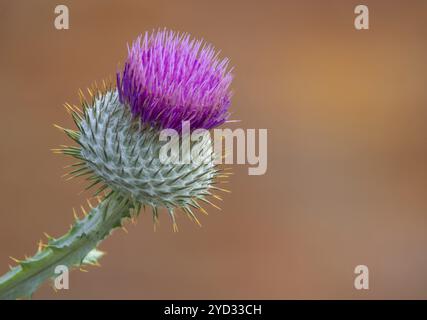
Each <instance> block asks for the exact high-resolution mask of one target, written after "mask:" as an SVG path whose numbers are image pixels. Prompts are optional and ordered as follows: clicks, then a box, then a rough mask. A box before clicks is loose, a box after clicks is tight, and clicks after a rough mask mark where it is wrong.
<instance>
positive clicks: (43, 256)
mask: <svg viewBox="0 0 427 320" xmlns="http://www.w3.org/2000/svg"><path fill="white" fill-rule="evenodd" d="M136 206H137V205H135V204H134V203H133V202H132V201H131V200H129V199H128V198H125V197H123V196H121V195H119V194H117V193H114V192H113V193H111V194H110V195H109V196H108V197H107V198H105V199H104V200H103V201H102V202H101V203H100V204H99V205H98V206H97V207H96V208H93V209H92V210H91V211H90V212H89V214H88V215H87V216H86V217H85V218H83V219H82V220H76V222H75V224H74V225H73V226H72V227H71V229H70V230H69V231H68V233H66V234H65V235H64V236H62V237H60V238H58V239H50V240H49V242H48V244H47V245H46V246H45V247H44V249H42V250H40V251H39V252H37V253H36V254H35V255H34V256H33V257H31V258H28V259H26V260H23V261H19V265H18V266H16V267H14V268H12V269H11V270H10V271H9V272H8V273H6V274H5V275H3V276H2V277H0V299H17V298H30V297H31V295H32V294H33V292H34V291H35V290H36V289H37V288H38V287H39V286H40V285H41V284H42V283H43V282H44V281H46V280H48V279H52V278H53V277H55V276H58V275H57V274H56V275H55V268H56V267H57V266H58V265H65V266H67V267H69V268H73V267H79V266H82V265H87V264H97V260H98V258H99V257H100V255H101V254H100V252H99V251H97V250H94V249H96V246H97V245H98V244H99V242H100V241H102V240H103V239H104V238H105V237H107V236H108V235H109V234H110V233H111V232H112V230H113V229H114V228H117V227H121V226H122V220H123V219H125V218H129V217H130V214H131V209H135V210H136V211H138V208H136Z"/></svg>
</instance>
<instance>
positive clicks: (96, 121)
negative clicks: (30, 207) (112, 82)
mask: <svg viewBox="0 0 427 320" xmlns="http://www.w3.org/2000/svg"><path fill="white" fill-rule="evenodd" d="M90 93H91V95H92V96H93V98H92V99H91V101H89V102H87V101H86V100H85V99H84V98H83V99H82V102H83V111H79V109H77V108H76V107H71V106H68V109H69V110H70V111H71V114H72V116H73V118H74V120H75V122H76V125H77V127H78V131H73V130H69V129H64V131H65V132H66V133H67V134H68V135H69V136H70V137H71V138H72V139H73V140H75V141H76V142H77V143H78V145H79V146H78V147H65V148H63V149H59V150H58V151H59V152H62V153H64V154H68V155H72V156H74V157H75V158H78V159H80V160H82V161H80V162H78V163H76V164H74V165H73V168H74V170H72V171H71V172H70V175H71V176H83V175H87V176H88V180H90V184H89V186H88V187H87V189H88V188H91V187H94V186H98V190H97V191H96V193H95V195H97V194H99V193H100V192H102V191H103V190H105V189H107V188H110V189H112V190H114V191H115V192H118V193H120V194H122V195H124V196H127V197H129V198H131V199H132V200H133V201H136V202H138V203H140V204H142V205H143V206H145V205H147V206H149V207H151V208H152V212H153V218H154V220H155V222H157V219H158V208H161V207H163V208H167V209H168V212H169V214H170V216H171V218H172V221H173V226H174V230H175V229H176V228H177V227H176V223H175V213H174V211H175V209H178V208H179V209H182V210H183V211H184V213H186V214H187V215H188V216H189V217H190V218H191V219H192V220H194V221H195V222H197V223H199V222H198V220H197V218H196V216H195V214H194V213H193V211H192V209H194V208H196V209H200V210H201V211H202V212H205V211H204V210H203V208H202V207H201V206H200V204H199V202H198V201H201V202H205V203H208V204H211V205H213V204H212V203H211V202H210V201H209V200H208V199H207V197H209V196H213V197H215V198H217V199H220V198H219V197H218V196H216V195H214V194H213V193H212V192H213V191H214V190H223V189H221V188H217V187H215V186H214V184H215V183H216V182H215V180H216V179H217V178H221V177H226V174H224V173H221V174H220V170H219V169H218V167H217V166H216V165H215V164H214V160H215V156H214V153H213V148H212V145H211V139H210V137H208V138H207V139H203V140H202V141H204V142H203V143H204V145H203V146H202V147H201V148H200V149H201V150H202V151H203V155H202V157H203V161H198V162H189V163H162V161H160V150H161V148H162V147H163V146H164V145H165V143H167V142H166V141H161V139H160V130H159V129H158V128H153V127H151V126H148V125H144V124H143V123H142V122H141V120H140V119H136V118H134V117H133V116H132V113H131V112H130V109H129V107H128V106H127V105H123V104H122V103H121V102H120V101H119V99H118V93H117V90H116V89H109V90H105V92H101V91H98V92H97V93H95V94H93V93H92V92H91V91H90ZM178 143H179V146H178V148H182V144H181V143H180V142H178ZM195 143H202V142H199V141H198V142H191V144H192V145H194V144H195ZM180 153H181V152H180ZM223 191H224V190H223ZM213 206H215V205H213ZM215 207H216V206H215Z"/></svg>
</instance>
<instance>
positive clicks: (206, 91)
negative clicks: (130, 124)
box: [117, 30, 232, 130]
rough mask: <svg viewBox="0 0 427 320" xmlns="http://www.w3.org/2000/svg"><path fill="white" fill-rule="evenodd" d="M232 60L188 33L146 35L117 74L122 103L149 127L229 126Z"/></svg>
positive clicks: (206, 127) (137, 42) (193, 127)
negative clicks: (183, 123)
mask: <svg viewBox="0 0 427 320" xmlns="http://www.w3.org/2000/svg"><path fill="white" fill-rule="evenodd" d="M231 81H232V74H231V71H230V70H228V59H222V60H220V59H219V58H218V53H216V52H215V50H214V49H213V47H212V46H211V45H209V44H206V43H203V41H202V40H198V41H196V40H191V39H190V36H189V35H188V34H179V33H174V32H172V31H166V30H163V31H158V32H153V33H152V34H145V37H144V38H142V37H141V36H140V37H139V38H138V39H137V40H136V41H135V42H134V43H133V45H132V47H131V48H129V55H128V58H127V60H126V62H125V66H124V69H123V72H122V73H121V74H120V73H118V74H117V88H118V92H119V99H120V101H121V102H122V103H126V104H128V105H129V106H130V108H131V111H132V114H133V115H134V116H139V117H140V118H141V120H142V121H143V122H145V123H147V124H150V125H153V126H158V127H160V128H172V129H177V130H179V129H180V128H181V125H182V121H190V125H191V128H192V129H198V128H203V129H210V128H213V127H216V126H218V125H220V124H222V123H224V122H225V121H226V120H227V118H228V116H229V113H228V107H229V105H230V102H231V91H230V84H231Z"/></svg>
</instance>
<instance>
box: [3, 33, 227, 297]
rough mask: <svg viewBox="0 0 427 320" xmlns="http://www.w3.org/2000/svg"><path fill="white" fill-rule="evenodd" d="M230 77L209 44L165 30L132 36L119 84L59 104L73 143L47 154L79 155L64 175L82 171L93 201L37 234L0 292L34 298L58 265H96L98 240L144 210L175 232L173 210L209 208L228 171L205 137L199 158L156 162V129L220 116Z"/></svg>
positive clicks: (209, 122)
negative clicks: (167, 221)
mask: <svg viewBox="0 0 427 320" xmlns="http://www.w3.org/2000/svg"><path fill="white" fill-rule="evenodd" d="M231 80H232V74H231V71H230V70H228V60H226V59H224V60H220V59H219V58H218V54H217V53H216V52H215V50H214V49H213V48H212V47H211V46H210V45H208V44H205V43H203V42H202V41H196V40H192V39H191V38H190V36H189V35H187V34H179V33H174V32H172V31H166V30H163V31H157V32H153V33H151V34H145V36H144V37H139V38H138V39H137V40H136V41H135V42H134V43H133V44H132V46H131V47H130V48H129V49H128V58H127V60H126V61H125V64H124V68H123V70H122V71H120V72H118V73H117V85H116V86H114V85H112V84H106V83H105V82H104V83H103V85H102V87H101V88H99V87H98V86H94V87H93V88H92V89H88V93H89V97H88V98H86V97H85V95H84V94H83V93H82V92H80V98H81V99H80V106H74V105H70V104H66V105H65V106H66V109H67V111H68V112H69V113H70V115H71V116H72V118H73V120H74V122H75V125H76V129H75V130H73V129H65V128H62V127H59V126H57V127H58V128H59V129H60V130H62V131H63V132H65V134H66V135H67V136H68V137H69V138H71V139H72V140H73V141H74V142H75V144H74V146H63V147H61V148H59V149H55V150H54V152H56V153H61V154H65V155H67V156H71V157H72V158H74V159H76V161H75V162H74V163H72V164H71V165H70V166H69V168H70V172H68V173H67V176H68V177H69V178H74V177H85V178H86V180H87V181H88V185H87V187H86V189H91V190H94V194H93V198H95V199H96V200H97V201H98V205H97V206H96V207H94V206H93V205H92V202H90V201H89V200H88V204H89V210H88V212H87V211H86V210H85V209H84V208H83V207H82V211H83V214H84V217H83V218H79V217H78V216H77V214H76V213H75V212H74V215H75V223H74V224H73V225H72V226H71V228H70V230H69V231H68V232H67V233H66V234H65V235H63V236H62V237H59V238H56V239H55V238H52V237H48V241H47V242H46V243H43V242H40V243H39V246H38V251H37V253H36V254H35V255H34V256H32V257H31V258H26V259H24V260H18V259H14V261H15V262H17V264H18V265H17V266H15V267H11V270H10V271H9V272H8V273H6V274H5V275H4V276H2V277H0V299H16V298H29V297H31V295H32V294H33V292H34V291H35V290H36V289H37V288H38V287H39V285H40V284H42V283H43V282H44V281H46V280H49V279H52V278H53V277H54V276H55V274H54V270H55V267H56V266H58V265H65V266H67V267H69V268H82V267H84V266H86V265H98V261H99V259H100V258H101V257H102V255H103V253H102V252H101V251H99V250H98V249H97V247H98V245H99V243H100V242H101V241H102V240H103V239H104V238H105V237H107V236H108V235H110V234H111V232H112V230H114V229H115V228H119V227H122V226H123V223H124V222H125V221H126V220H129V219H135V218H136V217H137V216H138V215H139V214H140V212H141V211H142V209H144V211H145V210H146V209H147V208H148V209H151V212H152V216H153V220H154V224H155V225H156V224H157V221H158V219H159V209H161V208H164V209H165V211H166V212H168V214H169V216H170V218H171V220H172V226H173V230H174V231H177V230H178V227H177V224H176V214H177V212H178V211H181V212H183V213H184V215H186V216H188V217H189V218H190V219H191V220H193V221H195V222H196V223H197V224H199V221H198V219H197V214H196V211H201V212H202V213H206V211H205V209H204V208H203V205H206V204H207V205H212V206H214V207H216V208H218V207H217V206H216V205H215V204H214V203H213V202H212V201H211V200H212V199H221V198H220V197H219V196H218V195H217V194H216V192H217V191H227V190H225V189H222V188H219V187H218V186H217V184H218V183H219V182H221V181H220V179H223V178H227V177H228V175H229V173H227V172H226V171H224V170H221V169H220V168H219V167H218V166H217V165H216V164H215V157H216V156H217V155H215V154H214V151H213V147H212V143H211V139H210V136H209V135H208V137H205V139H203V141H204V142H203V145H202V148H201V149H200V150H201V151H200V154H199V155H200V157H201V158H202V159H203V161H200V162H190V163H183V164H182V163H164V162H162V161H161V159H160V153H161V149H162V147H163V146H164V145H165V143H166V142H165V141H162V139H160V134H161V130H162V129H167V128H171V129H181V127H182V123H183V121H189V123H190V125H191V128H192V129H193V130H194V129H200V128H204V129H211V128H214V127H216V126H218V125H220V124H222V123H224V122H225V121H226V120H227V119H228V117H229V113H228V108H229V106H230V100H231V92H230V84H231ZM176 143H177V144H178V145H177V147H178V148H179V149H180V150H182V148H183V145H182V144H181V143H180V142H179V141H178V142H176ZM191 143H192V144H194V143H196V142H191Z"/></svg>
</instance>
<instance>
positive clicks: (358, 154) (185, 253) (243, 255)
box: [0, 0, 427, 299]
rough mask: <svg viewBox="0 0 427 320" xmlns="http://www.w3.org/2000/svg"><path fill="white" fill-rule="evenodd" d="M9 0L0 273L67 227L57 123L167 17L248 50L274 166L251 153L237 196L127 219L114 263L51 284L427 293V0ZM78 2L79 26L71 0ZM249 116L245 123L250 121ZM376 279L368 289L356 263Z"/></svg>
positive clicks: (200, 295)
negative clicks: (64, 20)
mask: <svg viewBox="0 0 427 320" xmlns="http://www.w3.org/2000/svg"><path fill="white" fill-rule="evenodd" d="M359 3H360V2H359V1H338V0H337V1H315V0H313V1H262V2H261V1H247V0H246V1H22V0H21V1H3V0H2V1H0V43H1V50H0V93H1V100H0V101H1V117H0V121H1V124H0V134H1V140H0V141H1V142H0V143H1V145H0V147H1V148H0V154H1V157H0V176H1V180H0V194H1V196H0V197H1V198H0V199H1V211H0V212H1V213H0V214H1V219H0V273H3V272H6V271H7V270H8V267H7V266H8V264H9V263H11V261H10V260H9V258H8V257H9V256H14V257H18V258H20V257H23V255H24V254H32V253H33V252H34V251H35V249H36V242H37V241H38V239H40V238H41V237H42V233H43V232H47V233H49V234H52V235H54V236H59V235H61V234H62V233H64V232H65V231H66V230H67V228H68V225H69V224H70V223H71V222H72V211H71V208H72V207H76V208H77V207H79V206H80V204H82V203H84V200H85V198H86V197H87V196H89V194H87V193H86V194H82V195H80V196H79V195H77V194H78V193H79V191H80V190H81V189H82V187H83V183H78V181H71V182H65V181H64V179H61V178H60V176H61V175H62V174H63V173H64V172H65V171H64V169H63V168H62V167H63V166H65V165H67V164H69V163H70V160H69V159H67V158H66V157H63V156H56V155H53V154H52V153H51V152H50V148H54V147H57V146H58V145H60V144H63V143H67V142H68V140H67V138H66V137H65V136H64V135H63V134H61V133H60V132H59V131H58V130H56V129H54V128H53V127H52V124H53V123H58V124H60V125H64V126H72V120H71V119H70V118H69V116H68V115H67V113H66V112H65V109H64V108H63V107H62V105H63V103H64V102H71V103H77V102H78V97H77V90H78V89H79V88H86V87H87V86H89V85H90V84H91V83H92V82H93V81H95V80H97V81H100V80H102V79H104V78H106V77H108V76H112V75H114V73H115V71H116V68H117V66H118V65H120V62H122V61H123V60H124V58H125V57H126V43H128V42H130V41H132V40H133V39H134V38H135V37H136V36H137V35H138V34H140V33H142V32H145V31H147V30H148V31H150V30H152V29H153V28H158V27H168V28H171V29H174V30H180V31H186V32H189V33H191V34H192V35H193V36H195V37H203V38H205V39H206V40H207V41H209V42H212V43H213V44H214V45H215V46H216V47H217V48H220V49H221V50H222V54H223V55H224V56H228V57H230V58H231V60H232V64H233V65H234V66H235V74H236V77H235V81H234V85H233V88H234V91H235V95H234V98H233V99H234V100H233V106H232V110H233V111H234V115H233V117H234V118H236V119H241V120H242V123H241V126H243V127H244V128H267V129H268V130H269V131H268V134H269V135H268V139H269V141H268V147H269V149H268V151H269V153H268V156H269V158H268V171H267V174H266V175H264V176H248V174H247V167H246V166H234V171H235V172H236V174H235V176H233V177H232V181H231V185H230V188H231V189H232V191H233V193H232V194H231V195H226V196H225V201H224V202H223V204H222V208H223V211H222V212H219V213H218V212H215V210H214V209H212V210H210V212H211V214H210V215H209V216H208V217H205V216H202V217H201V222H202V224H203V227H202V228H198V227H197V226H195V225H193V224H192V223H190V222H189V221H188V219H186V218H184V217H183V216H180V219H179V225H180V232H179V233H177V234H173V233H172V227H171V225H170V221H169V219H168V217H166V215H163V216H161V226H160V229H159V230H158V231H157V232H153V226H152V221H151V217H150V216H149V215H143V216H142V217H141V219H140V220H139V223H138V224H137V225H136V226H134V225H129V226H128V230H129V234H125V233H124V232H122V231H117V232H115V234H114V235H113V236H112V237H110V238H109V239H107V240H106V241H105V242H104V243H103V244H102V245H101V249H103V250H105V251H107V252H108V255H107V256H106V257H105V258H103V260H102V267H101V268H90V271H89V273H81V272H73V273H71V278H70V287H71V288H70V290H68V291H65V290H64V291H60V292H58V293H55V292H54V291H53V290H52V289H51V288H50V287H49V286H47V285H45V286H44V287H43V288H42V289H41V290H40V291H38V292H37V294H36V295H35V298H39V299H42V298H53V299H57V298H65V299H68V298H78V299H85V298H99V299H106V298H117V299H123V298H131V299H156V298H166V299H178V298H179V299H187V298H189V299H217V298H222V299H232V298H243V299H246V298H251V299H255V298H257V299H288V298H297V299H300V298H310V299H312V298H314V299H317V298H368V299H370V298H427V250H426V244H427V212H426V210H427V171H426V169H427V144H426V142H425V136H426V125H425V122H426V119H427V118H426V117H427V104H426V103H427V91H426V80H427V63H426V56H427V44H426V41H425V40H426V38H427V19H426V18H427V2H426V1H422V0H421V1H415V0H414V1H363V3H364V4H367V5H368V6H369V9H370V27H371V29H370V30H369V31H356V30H355V29H354V26H353V22H354V16H355V14H354V13H353V10H354V7H355V6H356V5H357V4H359ZM58 4H66V5H67V6H68V7H69V9H70V30H65V31H58V30H56V29H55V28H54V25H53V21H54V18H55V15H54V8H55V6H56V5H58ZM234 126H236V125H234ZM359 264H365V265H367V266H368V267H369V270H370V290H369V291H357V290H355V289H354V287H353V280H354V277H355V275H354V273H353V270H354V267H355V266H356V265H359Z"/></svg>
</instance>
